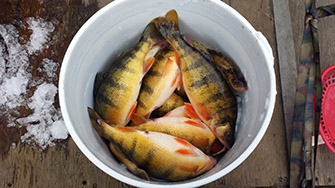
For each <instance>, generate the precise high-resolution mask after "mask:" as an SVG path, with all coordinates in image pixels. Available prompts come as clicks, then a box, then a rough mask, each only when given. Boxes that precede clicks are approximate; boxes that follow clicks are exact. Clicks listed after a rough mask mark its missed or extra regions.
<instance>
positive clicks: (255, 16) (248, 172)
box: [0, 0, 335, 188]
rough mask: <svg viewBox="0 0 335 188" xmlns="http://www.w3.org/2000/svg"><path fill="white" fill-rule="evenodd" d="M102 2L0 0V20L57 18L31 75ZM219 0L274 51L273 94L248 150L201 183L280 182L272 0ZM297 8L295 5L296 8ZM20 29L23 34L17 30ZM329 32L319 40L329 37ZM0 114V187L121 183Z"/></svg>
mask: <svg viewBox="0 0 335 188" xmlns="http://www.w3.org/2000/svg"><path fill="white" fill-rule="evenodd" d="M108 2H109V1H107V0H85V1H84V0H83V1H81V0H58V1H47V0H39V1H38V0H21V1H18V0H2V1H0V24H9V23H10V24H13V25H15V26H18V24H19V23H18V22H17V21H20V20H23V19H25V18H26V17H32V16H37V17H41V18H43V19H45V20H52V19H56V20H58V22H59V24H57V26H56V31H55V33H56V34H55V35H56V36H57V37H56V39H55V41H54V44H53V45H51V47H50V48H49V50H45V51H44V52H43V53H42V54H40V55H39V57H35V58H34V60H33V62H31V64H32V72H33V75H34V76H35V77H39V76H40V75H38V74H37V73H36V72H37V71H36V70H37V68H38V67H39V66H40V62H39V61H41V59H42V57H47V58H50V59H53V60H54V61H55V62H59V63H61V62H62V59H63V57H64V54H65V51H66V48H67V46H68V45H69V43H70V41H71V39H72V37H73V36H74V35H75V33H76V31H77V30H78V29H79V28H80V27H81V26H82V24H83V23H84V22H85V21H86V20H87V19H88V18H89V17H90V16H91V15H92V14H94V13H95V12H96V11H97V10H99V9H100V8H101V7H103V6H104V5H106V4H107V3H108ZM225 2H226V3H228V4H229V5H231V6H232V7H233V8H234V9H236V10H237V11H238V12H240V13H241V14H242V15H243V16H244V17H245V18H246V19H247V20H248V21H249V22H250V23H251V24H252V25H253V26H254V27H255V29H256V30H258V31H261V32H262V33H263V34H264V35H265V37H266V38H267V39H268V41H269V43H270V45H271V47H272V49H273V53H274V56H275V71H276V76H277V80H276V81H277V92H278V94H277V98H276V105H275V110H274V114H273V117H272V120H271V123H270V125H269V128H268V130H267V131H266V133H265V135H264V137H263V139H262V141H261V142H260V144H259V145H258V146H257V148H256V149H255V150H254V152H253V153H252V154H251V155H250V156H249V157H248V158H247V159H246V160H245V161H244V162H243V163H242V164H241V165H240V166H239V167H237V168H236V169H235V170H233V171H232V172H231V173H229V174H228V175H226V176H225V177H223V178H221V179H219V180H217V181H215V182H213V183H211V184H208V185H206V186H203V187H224V186H227V187H247V186H248V187H259V186H262V187H263V186H273V187H286V186H287V183H288V170H289V169H288V158H287V148H286V138H285V126H284V119H283V108H282V97H281V90H282V88H281V87H280V82H279V71H278V70H279V69H278V61H277V59H278V58H277V47H276V45H277V43H276V37H275V27H274V16H273V9H272V8H273V7H272V0H255V1H248V0H234V1H233V0H225ZM301 5H303V3H302V1H300V0H299V1H294V2H292V1H290V11H291V17H292V18H291V19H292V26H293V27H292V31H293V36H294V47H295V49H296V56H298V54H299V52H300V50H299V48H300V44H301V36H302V35H301V34H302V29H303V25H302V24H303V14H302V13H303V12H302V11H303V10H304V9H303V8H304V7H303V6H301ZM298 8H299V9H298ZM301 8H302V9H301ZM300 9H301V11H297V10H300ZM321 25H322V24H321ZM320 27H321V26H320ZM324 28H325V29H324V31H323V32H325V33H327V29H330V28H329V25H328V28H327V24H325V25H324ZM332 33H334V30H333V31H332V32H330V33H328V37H329V38H332V36H331V35H332ZM22 34H24V32H23V31H22ZM325 37H326V35H325ZM329 38H325V39H322V40H325V41H329V40H328V39H329ZM324 45H326V44H324ZM327 45H332V46H333V48H327V47H321V54H323V53H334V50H333V51H331V52H329V51H324V52H322V49H323V48H326V49H329V50H331V49H334V46H335V43H334V42H333V43H328V44H327ZM321 46H322V45H321ZM51 52H52V53H51ZM333 56H334V55H333ZM327 57H329V58H330V56H329V55H327V54H326V55H325V56H324V59H322V61H325V62H326V61H329V62H330V63H331V61H332V60H333V59H327ZM55 84H56V82H55ZM283 89H285V88H283ZM56 107H58V104H56ZM27 113H28V112H26V111H24V110H23V111H22V113H21V116H24V115H27ZM0 120H1V121H0V138H1V141H0V152H1V160H0V169H1V171H0V187H116V188H121V187H126V185H125V184H123V183H121V182H119V181H117V180H115V179H114V178H112V177H110V176H108V175H107V174H105V173H104V172H102V171H101V170H100V169H98V168H97V167H95V166H94V165H93V164H92V163H91V162H90V161H89V160H88V159H87V158H86V157H85V156H84V155H83V154H82V152H81V151H80V150H79V149H78V148H77V146H76V145H75V143H74V142H73V140H72V139H71V138H69V139H68V140H67V141H63V142H61V143H59V144H57V146H56V147H50V148H48V149H47V150H45V151H43V152H40V151H38V150H36V149H32V148H31V147H30V146H28V145H26V144H22V143H21V142H20V136H21V135H22V134H23V133H24V132H25V130H24V128H22V129H18V128H7V126H6V125H7V123H8V122H6V121H5V120H4V118H1V117H0ZM13 142H15V143H17V147H16V148H15V149H13V148H12V147H11V143H13ZM320 148H321V149H320V153H321V154H320V155H319V156H320V158H319V161H318V163H317V164H318V166H321V165H323V166H325V164H328V161H333V158H334V157H333V156H332V155H331V154H330V152H329V151H327V150H326V148H324V149H322V147H320ZM324 153H325V154H326V155H324ZM323 160H325V161H326V162H327V163H325V162H324V161H323ZM332 164H335V162H333V163H332ZM332 166H334V165H332ZM317 173H318V182H317V183H318V184H319V185H331V184H335V183H334V182H333V180H334V181H335V177H334V174H335V173H334V171H330V170H329V171H324V170H323V169H322V168H319V169H318V170H317ZM330 179H331V181H330Z"/></svg>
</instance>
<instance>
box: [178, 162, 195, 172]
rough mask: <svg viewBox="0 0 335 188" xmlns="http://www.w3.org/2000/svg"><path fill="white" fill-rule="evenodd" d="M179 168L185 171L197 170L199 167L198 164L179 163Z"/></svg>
mask: <svg viewBox="0 0 335 188" xmlns="http://www.w3.org/2000/svg"><path fill="white" fill-rule="evenodd" d="M179 168H180V169H182V170H184V171H186V172H194V173H195V172H197V171H198V169H199V166H198V165H187V164H180V165H179Z"/></svg>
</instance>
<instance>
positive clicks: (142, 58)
mask: <svg viewBox="0 0 335 188" xmlns="http://www.w3.org/2000/svg"><path fill="white" fill-rule="evenodd" d="M162 40H163V38H162V36H161V35H160V34H159V32H158V31H157V29H156V28H155V26H154V24H153V22H150V23H149V24H148V25H147V27H146V28H145V30H144V31H143V33H142V36H141V39H140V41H139V42H138V44H137V45H136V46H135V47H134V48H133V49H131V50H129V51H127V52H126V53H124V54H122V56H120V57H118V58H117V59H116V61H115V62H113V63H111V65H110V68H109V69H108V71H107V72H106V73H104V74H103V80H102V81H101V83H97V84H99V86H98V87H95V89H97V91H95V93H96V94H95V100H94V108H95V109H96V110H97V112H98V113H99V114H100V115H101V116H102V117H103V118H104V120H105V121H106V122H107V123H109V124H114V125H120V126H124V125H126V124H127V123H128V121H129V119H130V116H131V114H132V112H133V110H134V109H135V107H136V104H137V103H136V99H137V97H138V95H139V91H140V88H141V83H142V79H143V77H144V75H145V73H146V71H147V69H149V68H150V67H151V65H152V60H151V61H148V59H150V57H148V54H150V55H152V56H153V55H155V53H156V51H157V49H158V48H160V47H161V46H160V45H158V46H154V45H155V44H158V43H159V42H160V41H162ZM150 52H151V53H150ZM97 76H98V75H97ZM100 77H101V76H100ZM96 82H100V80H96ZM95 85H96V83H95Z"/></svg>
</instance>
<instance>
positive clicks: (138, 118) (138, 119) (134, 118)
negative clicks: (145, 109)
mask: <svg viewBox="0 0 335 188" xmlns="http://www.w3.org/2000/svg"><path fill="white" fill-rule="evenodd" d="M130 120H131V121H132V122H133V123H134V124H135V125H140V124H142V123H145V122H147V118H145V117H143V116H141V115H138V114H136V113H133V114H132V115H131V116H130Z"/></svg>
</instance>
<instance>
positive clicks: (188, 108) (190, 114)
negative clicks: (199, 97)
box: [184, 102, 200, 120]
mask: <svg viewBox="0 0 335 188" xmlns="http://www.w3.org/2000/svg"><path fill="white" fill-rule="evenodd" d="M184 104H185V114H186V115H187V116H188V117H190V118H191V119H195V120H200V117H199V116H198V114H197V113H196V112H195V110H194V108H193V106H192V105H191V104H190V103H188V102H185V103H184Z"/></svg>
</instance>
